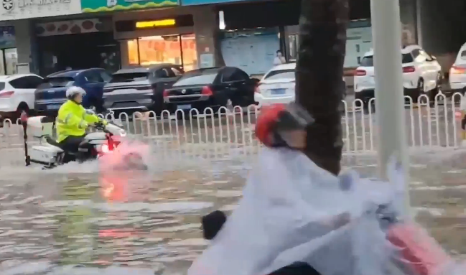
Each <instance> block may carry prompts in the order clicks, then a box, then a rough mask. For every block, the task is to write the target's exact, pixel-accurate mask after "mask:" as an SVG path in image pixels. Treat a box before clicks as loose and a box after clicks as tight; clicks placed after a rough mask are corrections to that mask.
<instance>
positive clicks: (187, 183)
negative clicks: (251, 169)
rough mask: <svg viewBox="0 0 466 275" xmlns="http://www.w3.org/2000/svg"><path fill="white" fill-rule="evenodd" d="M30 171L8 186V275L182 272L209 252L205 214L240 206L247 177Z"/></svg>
mask: <svg viewBox="0 0 466 275" xmlns="http://www.w3.org/2000/svg"><path fill="white" fill-rule="evenodd" d="M217 165H218V166H219V168H217V170H225V169H226V168H225V164H223V167H222V165H221V164H217ZM238 169H240V170H243V169H245V166H239V167H238ZM28 171H29V172H27V173H28V174H27V175H26V174H25V173H26V170H24V171H23V173H22V174H13V173H12V174H9V176H8V177H6V178H7V179H8V180H0V194H1V195H0V259H2V260H0V263H2V265H1V266H0V271H1V270H2V269H6V268H7V266H9V267H8V270H9V272H10V271H11V270H10V268H11V267H12V266H16V267H18V268H20V267H24V268H26V269H31V268H32V270H35V271H34V272H39V270H47V271H46V272H45V271H43V272H45V273H43V274H48V273H47V272H52V271H53V272H58V271H57V270H58V269H57V268H58V267H63V266H76V265H79V266H83V265H84V266H85V267H99V268H104V267H109V268H110V267H111V268H113V269H108V270H112V272H114V271H115V269H114V268H116V266H126V267H131V268H132V269H133V270H134V268H143V269H144V268H145V269H147V270H151V271H152V273H151V274H154V270H158V271H160V272H161V270H165V272H172V273H173V272H182V271H184V270H186V269H187V267H188V266H189V264H190V262H191V261H192V260H193V259H194V258H195V257H196V256H197V255H198V253H200V251H202V249H203V248H204V247H205V245H206V242H205V241H204V240H203V239H202V238H201V234H200V223H199V222H200V221H199V217H200V215H202V214H204V213H207V212H208V211H211V210H212V209H217V208H220V207H222V206H224V205H234V204H235V203H236V201H237V199H238V197H239V196H240V195H241V188H242V185H243V182H244V179H243V177H244V175H246V174H247V171H239V170H232V171H230V172H227V173H222V174H223V177H222V180H218V179H217V178H218V177H219V176H217V175H215V176H214V173H213V172H212V171H203V170H199V168H196V167H191V168H189V169H186V170H181V171H156V172H153V171H152V172H151V171H149V172H144V173H143V172H124V173H123V172H112V173H108V174H102V175H98V174H97V173H90V172H89V170H86V171H84V173H68V174H64V173H62V171H58V172H57V173H54V172H51V171H45V173H44V171H39V170H34V171H33V172H31V170H28ZM80 172H83V171H80ZM217 174H218V173H217ZM14 175H18V176H14ZM45 260H47V264H45V263H46V262H44V261H45ZM15 261H18V262H15ZM22 261H24V262H36V261H38V262H42V263H44V264H43V265H32V266H29V267H27V266H24V265H22ZM143 269H141V270H143ZM85 270H86V269H83V268H80V272H84V273H83V274H91V273H86V272H85ZM108 270H107V271H108ZM15 272H16V271H15ZM21 272H22V271H21ZM41 272H42V271H41ZM60 272H61V271H60ZM115 272H116V271H115ZM2 274H3V273H2ZM12 274H13V273H12ZM18 274H22V273H18ZM32 274H36V273H32ZM37 274H42V273H37ZM50 274H52V273H50ZM53 274H55V273H53ZM57 274H62V273H57ZM136 274H139V273H136ZM142 274H144V273H142Z"/></svg>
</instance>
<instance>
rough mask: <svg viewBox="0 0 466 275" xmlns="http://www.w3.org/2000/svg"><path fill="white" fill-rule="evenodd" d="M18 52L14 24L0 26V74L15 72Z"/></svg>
mask: <svg viewBox="0 0 466 275" xmlns="http://www.w3.org/2000/svg"><path fill="white" fill-rule="evenodd" d="M16 64H18V52H17V49H16V35H15V28H14V26H0V75H11V74H15V73H16Z"/></svg>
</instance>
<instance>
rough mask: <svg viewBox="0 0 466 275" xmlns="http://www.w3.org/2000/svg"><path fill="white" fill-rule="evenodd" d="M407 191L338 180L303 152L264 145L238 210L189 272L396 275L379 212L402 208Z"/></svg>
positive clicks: (349, 177)
mask: <svg viewBox="0 0 466 275" xmlns="http://www.w3.org/2000/svg"><path fill="white" fill-rule="evenodd" d="M392 170H393V171H392V175H391V178H392V179H394V180H396V181H397V182H398V183H401V184H402V183H403V177H402V176H401V175H402V174H401V172H396V171H395V170H394V169H392ZM403 192H404V190H403V188H402V186H400V184H398V185H396V184H393V183H388V182H378V181H373V180H368V179H360V178H359V177H358V175H357V174H356V173H355V172H348V173H345V174H343V175H341V176H339V177H336V176H334V175H332V174H330V173H328V172H327V171H325V170H323V169H321V168H319V167H318V166H317V165H316V164H314V163H313V162H312V161H311V160H309V159H308V158H307V157H306V156H305V155H304V154H302V153H300V152H297V151H291V150H287V149H268V148H266V149H264V150H263V151H262V153H261V155H260V157H259V163H258V165H257V166H256V167H254V169H253V170H252V172H251V174H250V176H249V179H248V181H247V184H246V186H245V188H244V190H243V198H242V199H241V201H240V202H239V205H238V207H237V208H236V210H235V211H234V212H233V213H232V214H231V215H230V217H228V219H227V222H226V223H225V225H224V226H223V228H222V229H221V230H220V232H219V233H218V235H217V236H216V237H215V238H214V239H213V241H212V243H211V245H210V246H209V247H208V248H207V249H206V250H205V251H204V252H203V254H202V255H201V256H200V257H199V258H198V259H197V260H196V261H195V262H194V263H193V265H192V266H191V268H190V269H189V271H188V275H261V274H269V273H271V272H273V271H276V270H278V269H280V268H282V267H285V266H288V265H290V264H292V263H296V262H305V263H308V264H310V265H311V266H312V267H313V268H314V269H315V270H316V271H318V272H319V273H321V274H323V275H340V274H341V275H374V274H387V268H389V269H391V271H390V272H393V270H394V269H397V267H396V266H395V264H393V261H391V260H390V259H391V258H392V256H393V255H394V253H395V249H394V247H393V245H391V244H390V243H388V241H387V239H386V233H385V232H384V231H383V230H382V229H381V225H380V222H379V219H378V218H377V215H376V213H375V209H377V206H378V205H381V204H390V205H392V207H393V211H395V210H396V211H399V207H400V205H401V202H402V201H403ZM371 210H374V211H371ZM397 270H398V269H397ZM399 272H400V273H389V274H404V273H402V272H401V271H399Z"/></svg>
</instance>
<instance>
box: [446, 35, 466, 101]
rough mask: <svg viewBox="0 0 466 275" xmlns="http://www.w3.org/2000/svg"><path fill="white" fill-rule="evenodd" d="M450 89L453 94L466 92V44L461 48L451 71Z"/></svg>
mask: <svg viewBox="0 0 466 275" xmlns="http://www.w3.org/2000/svg"><path fill="white" fill-rule="evenodd" d="M449 79H450V88H451V89H452V92H461V93H463V94H464V93H465V91H466V43H465V44H464V45H463V46H462V47H461V49H460V51H459V52H458V56H457V57H456V60H455V63H454V64H453V66H451V69H450V77H449Z"/></svg>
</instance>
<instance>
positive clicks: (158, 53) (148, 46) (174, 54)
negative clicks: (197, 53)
mask: <svg viewBox="0 0 466 275" xmlns="http://www.w3.org/2000/svg"><path fill="white" fill-rule="evenodd" d="M139 55H140V58H141V60H140V61H141V62H140V65H143V66H148V65H153V64H161V63H172V64H181V48H180V37H179V36H178V35H167V36H149V37H141V38H139Z"/></svg>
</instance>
